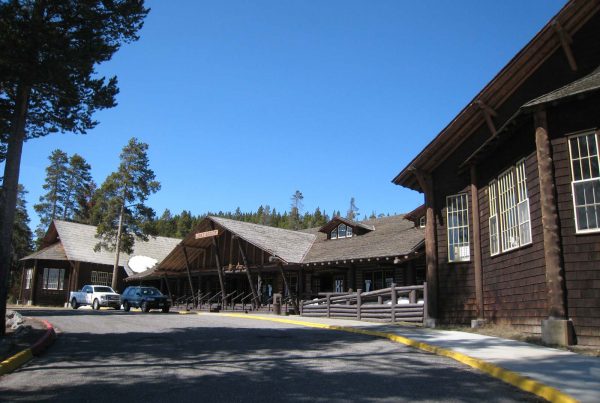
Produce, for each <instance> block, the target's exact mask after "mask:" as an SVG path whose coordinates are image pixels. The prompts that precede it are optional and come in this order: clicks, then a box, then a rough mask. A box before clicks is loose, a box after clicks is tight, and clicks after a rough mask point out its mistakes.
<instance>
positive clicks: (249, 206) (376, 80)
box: [21, 0, 565, 227]
mask: <svg viewBox="0 0 600 403" xmlns="http://www.w3.org/2000/svg"><path fill="white" fill-rule="evenodd" d="M564 3H565V0H528V1H523V0H506V1H480V0H469V1H441V0H439V1H435V2H434V1H429V0H427V1H399V0H389V1H383V0H378V1H367V0H364V1H350V0H344V1H316V0H313V1H291V0H289V1H281V0H271V1H252V2H249V1H242V0H239V1H233V0H231V1H219V0H214V1H195V0H187V1H164V0H162V1H158V0H155V1H149V2H148V5H149V6H150V7H151V8H152V11H151V12H150V14H149V16H148V18H147V20H146V23H145V26H144V28H143V30H142V31H141V32H140V35H141V39H140V40H139V41H138V42H136V43H133V44H130V45H126V46H124V47H123V48H122V49H121V50H120V51H119V52H118V53H117V54H116V55H115V57H114V58H113V60H111V61H110V62H109V63H106V64H104V65H102V66H100V67H99V72H100V73H101V74H104V75H117V76H118V78H119V86H120V89H121V92H120V94H119V95H118V106H117V107H116V108H113V109H110V110H107V111H103V112H101V113H98V114H97V115H96V118H97V120H99V122H100V124H99V125H98V126H97V127H96V128H95V129H94V130H91V131H90V132H89V133H88V134H87V135H84V136H81V135H74V134H70V133H67V134H58V135H51V136H48V137H46V138H43V139H36V140H32V141H29V142H28V143H26V145H25V147H24V151H23V161H22V170H21V183H23V184H24V185H25V187H26V188H27V190H28V191H29V195H28V202H29V209H30V215H31V218H32V227H35V226H36V225H37V223H38V218H37V216H36V214H35V213H34V212H33V209H32V205H33V204H34V203H35V202H37V200H38V198H39V196H40V195H41V194H42V184H43V180H44V169H45V167H46V165H47V162H48V161H47V157H48V155H49V154H50V152H51V151H52V150H53V149H56V148H60V149H62V150H64V151H66V152H67V153H68V154H69V155H71V154H73V153H79V154H81V155H82V156H83V157H84V158H86V159H87V160H88V162H89V163H90V164H91V165H92V170H93V176H94V179H95V180H96V182H98V183H101V182H102V181H103V180H104V178H105V177H106V176H107V175H108V174H109V173H110V172H111V171H113V170H115V169H116V167H117V165H118V154H119V152H120V150H121V148H122V147H123V145H124V144H125V143H126V142H127V140H128V139H129V138H130V137H132V136H136V137H138V138H140V139H141V140H143V141H145V142H147V143H148V144H149V145H150V150H149V156H150V162H151V166H152V168H153V169H154V171H155V172H156V175H157V178H158V180H159V181H160V182H161V183H162V190H161V191H160V192H159V193H157V194H155V195H154V196H152V197H151V199H150V201H149V204H150V205H151V206H152V207H153V208H154V209H155V210H156V212H157V214H159V215H160V214H161V213H162V211H163V210H164V209H165V208H169V209H170V210H171V211H172V212H173V213H179V212H180V211H181V210H183V209H186V210H191V211H192V213H194V214H200V213H203V212H206V211H207V210H210V211H218V210H223V211H226V210H234V209H235V208H236V207H238V206H239V207H240V208H241V209H242V211H249V210H255V209H256V208H257V207H258V206H259V205H261V204H269V205H271V206H272V207H275V208H277V209H278V210H287V209H289V204H290V196H291V195H292V194H293V193H294V192H295V190H297V189H298V190H300V191H302V192H303V194H304V197H305V199H304V207H305V209H306V210H311V211H312V210H313V209H314V208H315V207H317V206H319V207H321V209H324V210H326V211H327V213H329V214H330V213H331V212H332V210H334V209H335V210H338V209H339V210H341V211H342V213H344V212H345V211H346V209H347V208H348V205H349V200H350V198H351V197H355V198H356V204H357V206H358V207H359V209H360V211H359V212H360V213H362V214H370V213H371V211H373V210H374V211H376V212H377V213H394V212H397V213H401V212H406V211H410V210H412V209H413V208H414V207H416V206H418V205H419V204H420V203H422V195H420V194H418V193H416V192H413V191H409V190H407V189H403V188H401V187H399V186H395V185H393V184H392V183H391V182H390V181H391V179H392V178H393V177H394V176H395V175H396V174H397V173H398V172H399V171H400V170H401V169H402V168H403V167H404V166H405V165H406V164H407V163H408V162H409V161H410V160H411V159H412V158H413V157H414V156H416V155H417V153H419V152H420V151H421V150H422V148H423V147H424V146H425V145H426V144H427V143H428V142H429V141H431V140H432V139H433V138H434V137H435V136H436V135H437V134H438V132H439V131H440V130H441V129H442V128H443V127H444V126H446V125H447V124H448V122H449V121H450V120H451V119H452V118H453V117H454V116H455V115H456V114H457V113H458V112H459V111H460V110H461V109H462V108H463V107H464V106H465V105H466V104H467V102H469V101H470V100H471V99H472V98H473V96H474V95H475V94H476V93H477V92H478V91H479V90H480V89H481V88H482V87H483V86H484V85H485V84H486V83H487V82H488V81H489V80H490V79H491V78H493V76H494V75H495V74H496V73H497V72H498V71H499V70H500V69H501V68H502V67H503V66H504V65H505V64H506V63H507V62H508V61H509V60H510V59H511V58H512V57H513V56H514V54H515V53H516V52H517V51H518V50H520V49H521V48H522V47H523V46H524V45H525V44H526V43H527V42H528V41H529V40H530V39H531V38H532V37H533V36H534V35H535V34H536V33H537V32H538V31H539V29H540V28H541V27H542V26H543V25H544V24H545V23H546V22H547V21H548V20H549V19H550V18H551V17H552V16H553V15H554V14H555V13H556V12H557V11H558V10H559V9H560V8H561V7H562V5H563V4H564Z"/></svg>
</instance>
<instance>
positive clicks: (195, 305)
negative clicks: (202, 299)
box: [181, 245, 197, 308]
mask: <svg viewBox="0 0 600 403" xmlns="http://www.w3.org/2000/svg"><path fill="white" fill-rule="evenodd" d="M181 247H182V249H183V256H184V257H185V269H186V271H187V276H188V281H189V282H190V293H191V294H192V307H193V308H196V307H197V304H196V293H195V292H194V282H193V281H192V270H191V268H190V260H189V259H188V254H187V248H186V247H185V245H182V246H181Z"/></svg>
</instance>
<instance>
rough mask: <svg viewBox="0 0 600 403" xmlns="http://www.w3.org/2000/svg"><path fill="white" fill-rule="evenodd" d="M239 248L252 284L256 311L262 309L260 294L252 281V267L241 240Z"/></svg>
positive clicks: (251, 288)
mask: <svg viewBox="0 0 600 403" xmlns="http://www.w3.org/2000/svg"><path fill="white" fill-rule="evenodd" d="M238 248H239V250H240V256H241V257H242V261H243V263H244V267H245V268H246V277H247V278H248V283H249V284H250V291H251V292H252V306H253V308H254V309H258V308H260V300H259V299H258V293H257V292H256V287H255V286H254V282H253V281H252V273H251V272H250V266H249V265H248V260H247V259H246V253H245V252H244V249H243V248H242V243H241V242H239V239H238Z"/></svg>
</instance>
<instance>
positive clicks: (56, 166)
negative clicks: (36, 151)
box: [33, 149, 69, 238]
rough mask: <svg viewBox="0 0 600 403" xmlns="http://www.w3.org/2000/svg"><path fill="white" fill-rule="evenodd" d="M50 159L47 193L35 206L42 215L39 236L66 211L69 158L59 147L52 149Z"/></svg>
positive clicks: (45, 185) (45, 183) (47, 173)
mask: <svg viewBox="0 0 600 403" xmlns="http://www.w3.org/2000/svg"><path fill="white" fill-rule="evenodd" d="M48 159H49V160H50V164H49V165H48V166H47V167H46V180H45V182H44V185H43V186H42V187H43V189H44V190H45V191H46V193H45V194H44V195H42V196H41V197H40V202H39V203H38V204H35V205H34V206H33V208H34V210H35V212H36V213H38V215H39V216H40V225H39V227H38V229H37V231H36V232H37V235H38V238H39V237H40V235H43V234H44V233H45V231H46V229H47V228H48V225H49V224H50V223H51V222H52V220H54V219H55V218H59V217H61V216H62V215H63V212H64V195H65V189H66V186H67V175H68V161H69V159H68V156H67V154H66V153H65V152H64V151H62V150H58V149H57V150H54V151H52V154H50V157H48Z"/></svg>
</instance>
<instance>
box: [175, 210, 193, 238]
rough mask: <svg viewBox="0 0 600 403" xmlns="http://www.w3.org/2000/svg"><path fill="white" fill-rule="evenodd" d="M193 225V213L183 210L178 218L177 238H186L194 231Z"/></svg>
mask: <svg viewBox="0 0 600 403" xmlns="http://www.w3.org/2000/svg"><path fill="white" fill-rule="evenodd" d="M193 223H194V222H193V219H192V213H191V212H189V211H187V210H183V211H182V212H181V214H180V215H179V217H177V232H176V234H175V236H176V237H177V238H185V237H186V236H187V234H189V233H190V232H191V231H192V225H193Z"/></svg>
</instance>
